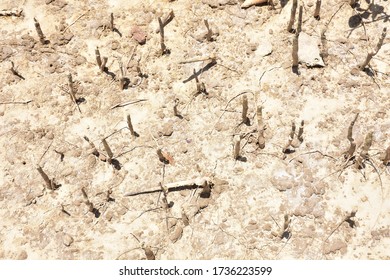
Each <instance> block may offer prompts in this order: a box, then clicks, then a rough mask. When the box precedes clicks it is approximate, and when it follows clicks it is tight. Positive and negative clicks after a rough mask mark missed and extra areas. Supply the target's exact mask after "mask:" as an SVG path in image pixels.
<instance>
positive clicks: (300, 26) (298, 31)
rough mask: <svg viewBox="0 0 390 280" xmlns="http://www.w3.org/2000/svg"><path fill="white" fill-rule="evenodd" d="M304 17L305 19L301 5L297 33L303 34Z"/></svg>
mask: <svg viewBox="0 0 390 280" xmlns="http://www.w3.org/2000/svg"><path fill="white" fill-rule="evenodd" d="M302 17H303V6H302V5H299V13H298V26H297V33H298V34H299V33H301V31H302Z"/></svg>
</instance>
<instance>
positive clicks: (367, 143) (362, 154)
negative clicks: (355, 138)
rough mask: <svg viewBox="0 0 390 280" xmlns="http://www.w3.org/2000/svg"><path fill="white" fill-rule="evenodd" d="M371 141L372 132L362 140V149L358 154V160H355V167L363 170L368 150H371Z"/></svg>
mask: <svg viewBox="0 0 390 280" xmlns="http://www.w3.org/2000/svg"><path fill="white" fill-rule="evenodd" d="M372 140H373V132H369V133H367V135H366V138H365V139H364V143H363V148H362V151H361V152H360V155H359V157H358V159H357V160H356V167H357V168H363V167H364V166H363V161H364V160H366V159H368V150H369V149H370V148H371V145H372Z"/></svg>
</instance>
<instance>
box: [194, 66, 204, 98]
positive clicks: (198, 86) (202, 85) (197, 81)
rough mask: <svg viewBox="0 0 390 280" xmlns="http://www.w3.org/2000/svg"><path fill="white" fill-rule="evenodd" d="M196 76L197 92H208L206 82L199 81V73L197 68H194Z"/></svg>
mask: <svg viewBox="0 0 390 280" xmlns="http://www.w3.org/2000/svg"><path fill="white" fill-rule="evenodd" d="M194 77H195V82H196V94H200V93H206V87H205V85H204V83H201V82H199V78H198V75H196V71H195V69H194Z"/></svg>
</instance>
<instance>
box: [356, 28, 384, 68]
mask: <svg viewBox="0 0 390 280" xmlns="http://www.w3.org/2000/svg"><path fill="white" fill-rule="evenodd" d="M386 33H387V27H384V28H383V31H382V35H381V37H380V38H379V41H378V44H377V45H376V49H375V50H374V51H373V52H369V53H368V54H367V57H366V60H365V61H364V62H363V63H362V64H360V65H359V69H360V70H364V68H366V66H367V65H368V64H369V63H370V61H371V59H372V58H373V57H374V56H375V55H376V54H377V53H378V52H379V50H380V49H381V47H382V45H383V42H384V41H385V38H386Z"/></svg>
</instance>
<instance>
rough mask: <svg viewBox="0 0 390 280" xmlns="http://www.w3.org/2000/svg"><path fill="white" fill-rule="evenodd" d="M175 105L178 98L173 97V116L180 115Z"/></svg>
mask: <svg viewBox="0 0 390 280" xmlns="http://www.w3.org/2000/svg"><path fill="white" fill-rule="evenodd" d="M177 105H179V99H177V98H176V99H175V104H174V105H173V115H174V116H175V117H180V114H179V112H178V111H177Z"/></svg>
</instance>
